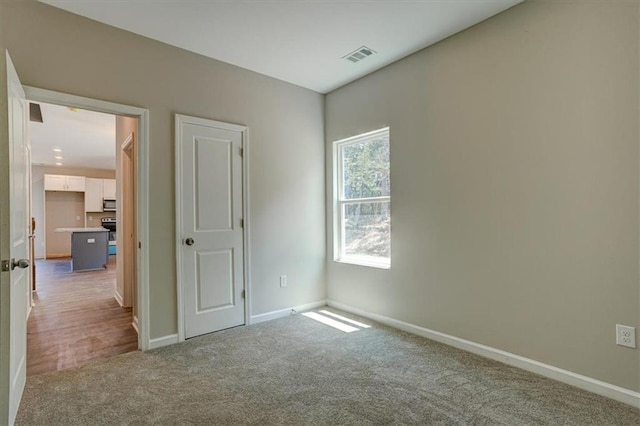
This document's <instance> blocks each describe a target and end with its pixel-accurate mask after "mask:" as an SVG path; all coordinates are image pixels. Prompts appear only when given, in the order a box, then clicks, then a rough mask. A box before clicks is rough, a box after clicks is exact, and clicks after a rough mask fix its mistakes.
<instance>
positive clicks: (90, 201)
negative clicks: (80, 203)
mask: <svg viewBox="0 0 640 426" xmlns="http://www.w3.org/2000/svg"><path fill="white" fill-rule="evenodd" d="M84 210H85V211H86V212H101V211H102V179H93V178H86V180H85V191H84Z"/></svg>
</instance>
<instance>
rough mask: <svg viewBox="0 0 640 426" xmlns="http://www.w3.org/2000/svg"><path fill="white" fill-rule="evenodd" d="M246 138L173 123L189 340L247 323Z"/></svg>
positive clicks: (189, 121)
mask: <svg viewBox="0 0 640 426" xmlns="http://www.w3.org/2000/svg"><path fill="white" fill-rule="evenodd" d="M244 131H245V128H244V127H241V126H235V125H230V124H226V123H220V122H216V121H211V120H204V119H197V118H192V117H186V116H181V115H177V116H176V144H177V146H176V163H177V164H176V183H177V186H176V194H177V197H176V198H177V200H176V201H177V204H178V205H177V209H176V214H177V220H178V223H177V228H178V240H179V241H178V242H179V245H178V271H179V272H178V273H179V280H180V287H181V290H182V317H183V320H184V323H183V326H184V336H185V337H186V338H189V337H194V336H198V335H201V334H206V333H211V332H213V331H218V330H222V329H225V328H229V327H234V326H238V325H242V324H244V322H245V303H244V271H243V265H244V249H243V229H242V225H243V224H242V211H243V210H242V178H243V173H242V167H243V164H242V145H243V139H244V135H245V133H244Z"/></svg>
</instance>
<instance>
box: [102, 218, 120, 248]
mask: <svg viewBox="0 0 640 426" xmlns="http://www.w3.org/2000/svg"><path fill="white" fill-rule="evenodd" d="M101 223H102V227H103V228H105V229H108V230H109V254H116V238H117V237H116V218H115V217H103V218H102V220H101Z"/></svg>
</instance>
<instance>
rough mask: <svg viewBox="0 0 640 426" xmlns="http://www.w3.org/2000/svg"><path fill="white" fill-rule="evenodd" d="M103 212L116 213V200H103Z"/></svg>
mask: <svg viewBox="0 0 640 426" xmlns="http://www.w3.org/2000/svg"><path fill="white" fill-rule="evenodd" d="M102 211H103V212H115V211H116V200H114V199H113V198H103V199H102Z"/></svg>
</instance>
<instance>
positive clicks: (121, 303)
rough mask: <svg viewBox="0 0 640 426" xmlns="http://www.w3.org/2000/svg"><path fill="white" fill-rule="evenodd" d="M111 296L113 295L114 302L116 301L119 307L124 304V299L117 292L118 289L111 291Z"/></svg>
mask: <svg viewBox="0 0 640 426" xmlns="http://www.w3.org/2000/svg"><path fill="white" fill-rule="evenodd" d="M113 297H115V299H116V302H118V304H119V305H120V306H121V307H122V306H124V299H123V298H122V295H121V294H120V293H118V290H116V291H114V292H113Z"/></svg>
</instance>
